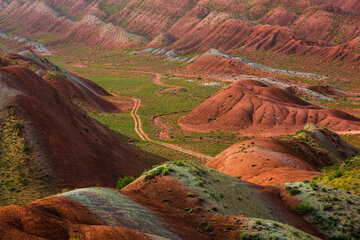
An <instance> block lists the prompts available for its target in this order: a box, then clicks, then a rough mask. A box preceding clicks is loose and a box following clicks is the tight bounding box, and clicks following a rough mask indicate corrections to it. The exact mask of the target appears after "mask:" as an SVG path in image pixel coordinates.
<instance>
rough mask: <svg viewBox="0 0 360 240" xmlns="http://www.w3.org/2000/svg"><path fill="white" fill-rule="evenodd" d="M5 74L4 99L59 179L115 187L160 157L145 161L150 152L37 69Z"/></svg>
mask: <svg viewBox="0 0 360 240" xmlns="http://www.w3.org/2000/svg"><path fill="white" fill-rule="evenodd" d="M1 75H2V78H1V82H0V83H1V84H2V86H3V87H2V90H3V92H2V97H3V98H5V103H6V104H7V105H14V106H15V109H16V112H17V114H18V115H19V116H20V117H21V119H22V120H23V121H24V122H25V131H26V136H27V138H28V139H29V141H30V143H31V145H34V147H35V148H36V149H37V151H39V152H41V153H42V156H43V158H44V159H45V160H44V161H45V162H44V163H43V164H44V169H46V171H48V173H49V175H50V176H52V177H53V178H54V179H55V180H56V181H58V182H59V183H61V184H64V185H65V186H68V187H85V186H94V185H96V184H101V185H103V186H113V185H114V184H115V182H116V180H117V178H116V177H114V176H121V175H124V176H125V175H126V176H128V175H132V176H136V175H139V174H141V173H142V171H143V170H144V169H146V168H148V167H150V166H151V165H153V164H154V163H155V162H157V163H158V162H159V161H160V160H159V159H157V158H154V159H153V160H150V161H146V160H145V159H147V158H148V157H149V156H146V155H145V154H144V153H141V152H139V151H138V150H137V149H134V148H132V147H130V146H128V145H127V144H125V143H123V142H122V141H121V140H120V139H119V138H118V137H116V136H115V135H114V133H113V132H112V131H111V130H109V129H108V128H106V127H104V126H103V125H101V124H100V123H98V122H97V121H95V120H94V119H92V118H90V117H89V116H87V115H86V113H84V112H83V111H82V110H81V109H80V108H78V107H77V106H76V105H74V104H73V103H71V101H69V100H67V99H66V98H63V97H62V96H61V95H60V94H58V93H57V92H56V90H55V89H54V88H53V87H52V86H51V85H50V84H49V83H48V82H46V81H45V80H43V79H42V78H40V77H39V76H38V75H36V74H35V73H34V72H32V71H30V70H28V69H25V68H21V67H16V66H9V67H3V68H1ZM9 92H12V93H13V94H11V95H7V93H9ZM4 93H5V94H4ZM35 143H36V144H35ZM144 160H145V162H144ZM152 161H154V162H152ZM146 162H148V163H146Z"/></svg>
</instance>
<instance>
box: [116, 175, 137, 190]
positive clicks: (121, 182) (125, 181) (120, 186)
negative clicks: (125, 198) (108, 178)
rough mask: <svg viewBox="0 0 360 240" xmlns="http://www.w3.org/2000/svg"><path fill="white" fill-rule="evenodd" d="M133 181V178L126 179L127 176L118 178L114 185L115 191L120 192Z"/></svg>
mask: <svg viewBox="0 0 360 240" xmlns="http://www.w3.org/2000/svg"><path fill="white" fill-rule="evenodd" d="M134 180H135V178H134V177H128V176H126V177H123V178H120V179H119V181H118V182H117V184H116V189H118V190H121V189H123V188H124V187H126V186H127V185H129V184H130V183H132V182H133V181H134Z"/></svg>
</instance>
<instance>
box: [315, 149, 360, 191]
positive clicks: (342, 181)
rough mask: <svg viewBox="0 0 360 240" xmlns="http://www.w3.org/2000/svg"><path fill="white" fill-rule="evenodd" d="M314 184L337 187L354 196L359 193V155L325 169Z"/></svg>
mask: <svg viewBox="0 0 360 240" xmlns="http://www.w3.org/2000/svg"><path fill="white" fill-rule="evenodd" d="M314 180H315V181H316V182H318V183H321V184H325V185H329V186H333V187H337V188H339V189H343V190H345V191H350V192H352V193H355V194H359V193H360V155H357V156H355V157H353V158H349V159H346V160H344V161H343V162H340V163H338V164H336V165H335V166H333V167H330V168H327V169H325V171H324V173H323V174H321V175H320V176H318V177H316V178H315V179H314Z"/></svg>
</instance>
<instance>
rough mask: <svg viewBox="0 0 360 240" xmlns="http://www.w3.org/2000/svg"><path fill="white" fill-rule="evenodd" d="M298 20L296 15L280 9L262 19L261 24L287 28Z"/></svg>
mask: <svg viewBox="0 0 360 240" xmlns="http://www.w3.org/2000/svg"><path fill="white" fill-rule="evenodd" d="M297 18H298V15H297V14H296V13H294V12H291V11H289V10H287V9H285V8H281V7H280V8H276V9H274V10H272V11H270V12H269V13H268V14H266V15H265V16H264V17H263V18H262V19H261V22H263V23H265V24H270V25H279V26H287V25H290V24H292V23H293V22H294V21H295V20H296V19H297Z"/></svg>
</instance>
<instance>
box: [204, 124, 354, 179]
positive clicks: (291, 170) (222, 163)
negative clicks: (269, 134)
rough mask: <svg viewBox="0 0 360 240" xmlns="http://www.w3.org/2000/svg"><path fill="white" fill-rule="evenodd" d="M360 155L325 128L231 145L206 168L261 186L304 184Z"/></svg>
mask: <svg viewBox="0 0 360 240" xmlns="http://www.w3.org/2000/svg"><path fill="white" fill-rule="evenodd" d="M358 153H359V149H357V148H356V147H354V146H351V145H350V144H348V143H346V142H344V141H342V140H341V138H340V137H339V136H338V135H337V134H335V133H333V132H331V131H329V130H326V129H319V128H317V129H311V130H302V131H299V132H298V133H297V134H296V135H294V136H292V137H289V138H278V139H276V138H262V139H255V140H249V141H245V142H241V143H238V144H235V145H233V146H231V147H230V148H228V149H226V150H225V151H223V152H222V153H220V154H219V155H217V156H216V157H215V158H214V159H213V160H211V161H210V162H208V163H207V166H209V167H211V168H214V169H216V170H218V171H221V172H224V173H226V174H229V175H231V176H234V177H239V178H241V179H243V180H245V181H248V182H252V183H255V184H260V185H265V186H266V185H269V184H276V183H285V182H294V181H302V180H304V179H308V180H309V179H311V178H312V177H314V176H316V175H318V174H320V168H321V167H325V166H329V165H332V164H336V163H338V162H340V161H342V160H344V159H346V158H350V157H352V156H354V155H356V154H358Z"/></svg>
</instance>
